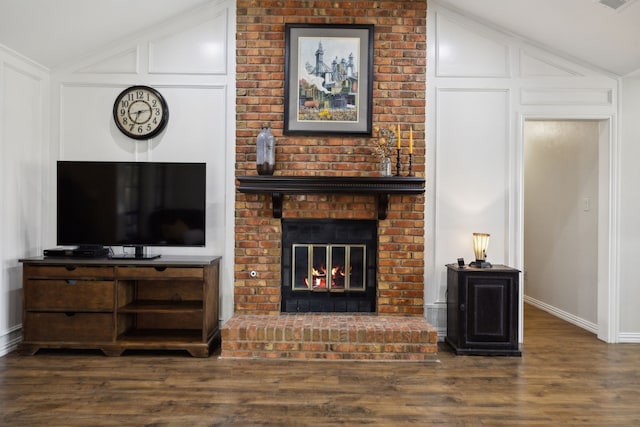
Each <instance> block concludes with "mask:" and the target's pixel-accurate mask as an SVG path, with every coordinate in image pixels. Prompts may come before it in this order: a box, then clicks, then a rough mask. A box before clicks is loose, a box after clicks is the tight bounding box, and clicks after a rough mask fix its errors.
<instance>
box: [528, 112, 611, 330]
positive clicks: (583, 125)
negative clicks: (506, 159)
mask: <svg viewBox="0 0 640 427" xmlns="http://www.w3.org/2000/svg"><path fill="white" fill-rule="evenodd" d="M524 135H525V139H524V268H525V270H524V271H525V274H524V292H525V294H526V296H527V298H528V301H530V302H535V304H537V305H545V306H546V307H547V308H548V309H549V310H559V311H560V312H561V313H562V316H568V315H569V313H571V315H572V316H574V318H575V319H579V320H575V321H574V323H577V322H579V321H581V322H582V323H579V324H580V326H582V327H583V328H585V329H588V330H591V331H593V332H597V328H596V326H595V325H596V324H597V320H598V307H597V302H598V298H597V297H598V292H597V290H598V288H597V286H598V264H597V262H596V260H597V259H598V153H599V142H600V123H599V122H597V121H586V120H573V121H548V120H540V121H538V120H535V121H527V122H526V123H525V132H524Z"/></svg>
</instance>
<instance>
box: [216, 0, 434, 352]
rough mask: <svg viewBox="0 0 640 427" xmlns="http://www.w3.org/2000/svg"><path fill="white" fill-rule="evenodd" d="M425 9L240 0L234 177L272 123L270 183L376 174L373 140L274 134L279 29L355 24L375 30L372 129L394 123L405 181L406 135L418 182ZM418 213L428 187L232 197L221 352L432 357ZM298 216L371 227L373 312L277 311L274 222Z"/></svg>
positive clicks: (279, 105) (280, 94) (278, 226)
mask: <svg viewBox="0 0 640 427" xmlns="http://www.w3.org/2000/svg"><path fill="white" fill-rule="evenodd" d="M426 7H427V5H426V2H416V1H412V0H400V1H394V2H370V1H359V0H357V1H335V2H331V3H330V4H329V3H326V2H320V1H308V2H286V3H281V2H271V1H258V2H255V1H249V0H238V2H237V23H236V26H237V37H236V40H237V43H236V47H237V50H236V64H237V65H236V140H235V153H236V176H237V177H239V178H242V177H243V176H245V177H253V176H257V172H256V165H255V161H256V147H255V140H256V136H257V134H258V132H259V130H260V128H261V127H262V126H263V124H264V123H265V122H268V123H270V125H271V128H272V132H273V134H274V136H275V137H276V172H275V174H274V177H301V178H307V177H310V178H312V179H313V178H316V179H332V178H338V179H341V178H348V179H358V178H364V179H368V178H379V172H378V170H379V159H378V158H376V157H375V156H374V154H373V153H374V150H373V146H374V140H373V139H372V138H371V137H362V136H349V135H336V136H285V135H283V133H282V127H283V99H284V47H285V46H284V43H285V42H284V25H285V23H318V24H320V23H333V24H352V23H353V24H373V25H374V76H373V77H374V78H373V80H374V81H373V85H374V88H373V123H374V126H396V125H397V124H399V125H400V127H401V137H402V142H403V144H404V148H403V152H402V164H403V169H402V174H403V175H404V174H406V172H407V170H406V166H407V151H406V150H407V147H406V144H407V143H408V138H409V128H410V127H412V128H413V140H414V143H413V171H414V173H415V176H416V177H424V172H425V170H424V165H425V143H424V131H425V128H424V123H425V92H426V86H425V77H426ZM236 184H237V185H238V183H236ZM242 185H243V184H242V183H240V184H239V186H242ZM423 185H424V181H423ZM381 206H383V207H384V212H383V213H384V215H381ZM424 208H425V198H424V189H422V191H420V192H418V193H416V192H410V193H403V192H382V193H375V192H374V193H367V192H361V191H348V192H340V191H330V192H326V193H322V192H315V191H314V192H310V193H304V192H296V191H292V192H289V193H287V192H284V193H282V192H270V191H255V192H252V191H237V192H236V200H235V242H236V243H235V244H236V247H235V260H234V261H235V273H234V274H235V277H234V279H235V280H234V316H233V318H232V319H231V320H230V321H229V322H227V324H226V325H225V326H224V327H223V330H222V334H223V336H222V341H223V343H222V356H223V357H225V356H228V357H297V358H309V357H313V358H377V359H384V358H402V356H401V355H402V354H404V355H405V356H406V357H404V358H407V359H423V358H424V357H427V356H425V355H429V354H433V353H434V352H435V339H436V334H435V331H434V330H433V328H431V327H430V326H429V325H428V324H427V323H426V321H425V320H424V316H423V310H424V308H423V305H424V299H423V290H424V284H423V280H424V257H425V254H424V211H425V209H424ZM274 213H276V215H274ZM297 219H305V220H306V219H316V220H349V221H372V222H374V224H375V225H376V236H377V237H376V239H377V241H376V267H375V281H376V290H375V296H374V298H375V302H374V304H373V306H374V309H373V312H371V313H361V314H357V315H355V314H353V313H346V314H336V313H331V314H324V313H320V314H318V313H310V314H309V313H307V314H285V313H282V303H281V301H282V290H281V289H282V277H283V271H282V265H283V260H282V257H283V247H282V227H283V225H282V224H283V223H282V221H283V220H284V221H286V220H297ZM252 271H254V272H256V273H257V276H256V277H252V275H251V272H252ZM327 316H328V317H327ZM353 316H355V317H353Z"/></svg>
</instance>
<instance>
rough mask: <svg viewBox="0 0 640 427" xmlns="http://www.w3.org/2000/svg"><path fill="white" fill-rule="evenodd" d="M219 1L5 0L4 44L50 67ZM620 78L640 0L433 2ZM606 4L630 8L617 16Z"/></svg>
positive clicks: (638, 46)
mask: <svg viewBox="0 0 640 427" xmlns="http://www.w3.org/2000/svg"><path fill="white" fill-rule="evenodd" d="M216 1H219V0H135V1H131V0H108V1H105V0H55V1H53V0H0V44H3V45H5V46H7V47H9V48H11V49H13V50H15V51H17V52H18V53H20V54H22V55H24V56H26V57H28V58H30V59H32V60H34V61H36V62H38V63H40V64H42V65H44V66H46V67H48V68H55V67H57V66H59V65H61V64H64V63H65V62H67V61H71V60H73V59H75V58H78V57H80V56H82V55H85V54H89V53H91V52H93V51H96V50H98V49H100V48H102V47H103V46H107V45H109V44H110V43H113V42H115V41H117V40H120V39H122V38H124V37H128V36H131V35H134V34H136V33H138V32H140V31H142V30H143V29H145V28H147V27H149V26H152V25H155V24H157V23H159V22H162V21H164V20H167V19H169V18H170V17H172V16H174V15H176V14H181V13H184V12H186V11H188V10H190V9H193V8H195V7H198V6H201V5H204V4H206V3H214V2H216ZM429 1H430V2H438V3H440V4H442V5H444V6H446V7H448V8H451V9H453V10H455V11H457V12H460V13H462V14H464V15H465V16H468V17H471V18H473V19H476V20H478V21H480V22H482V23H485V24H488V25H491V26H492V27H494V28H497V29H499V30H502V31H505V32H507V33H509V34H511V35H515V36H518V37H521V38H524V39H526V40H528V41H531V42H532V43H534V44H536V45H538V46H540V47H543V48H546V49H548V50H551V51H553V52H555V53H557V54H560V55H564V56H566V57H568V58H571V59H573V60H576V61H579V62H582V63H585V64H588V65H591V66H594V67H596V68H599V69H601V70H603V71H607V72H610V73H613V74H616V75H619V76H624V75H627V74H629V73H631V72H634V71H638V70H640V25H639V23H640V1H638V0H631V1H628V0H429ZM600 2H606V3H618V2H620V3H624V2H627V3H628V4H626V5H623V6H622V7H620V8H619V9H617V10H614V9H612V8H609V7H606V6H603V5H602V4H600Z"/></svg>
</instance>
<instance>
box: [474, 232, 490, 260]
mask: <svg viewBox="0 0 640 427" xmlns="http://www.w3.org/2000/svg"><path fill="white" fill-rule="evenodd" d="M488 247H489V234H487V233H473V252H474V254H475V256H476V261H485V260H486V259H487V248H488Z"/></svg>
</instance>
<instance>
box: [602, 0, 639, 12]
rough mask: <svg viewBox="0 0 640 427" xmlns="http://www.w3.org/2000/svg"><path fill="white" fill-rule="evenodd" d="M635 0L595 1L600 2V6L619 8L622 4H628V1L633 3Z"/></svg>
mask: <svg viewBox="0 0 640 427" xmlns="http://www.w3.org/2000/svg"><path fill="white" fill-rule="evenodd" d="M634 1H635V0H597V1H596V3H599V4H601V5H602V6H606V7H608V8H609V9H613V10H618V11H619V10H620V9H621V8H623V7H624V6H628V5H629V4H630V3H633V2H634Z"/></svg>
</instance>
